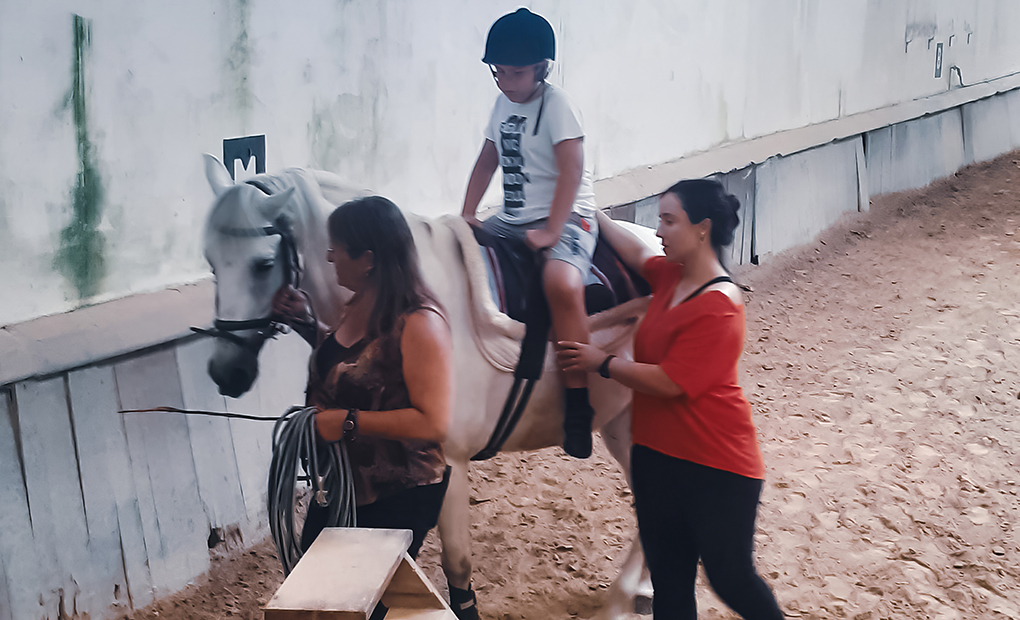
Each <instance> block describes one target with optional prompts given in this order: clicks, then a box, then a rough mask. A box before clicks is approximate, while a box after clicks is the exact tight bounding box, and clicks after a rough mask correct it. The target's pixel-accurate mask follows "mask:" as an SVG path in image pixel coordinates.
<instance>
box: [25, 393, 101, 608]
mask: <svg viewBox="0 0 1020 620" xmlns="http://www.w3.org/2000/svg"><path fill="white" fill-rule="evenodd" d="M15 400H16V401H17V405H18V423H19V426H20V435H21V446H22V458H23V464H24V472H25V480H26V482H27V487H28V506H29V511H30V514H31V517H32V535H33V538H34V541H35V558H36V560H37V561H38V562H39V564H40V567H41V570H42V571H43V575H45V576H46V578H45V581H43V582H42V583H44V584H45V587H44V588H43V589H42V590H41V592H40V594H43V595H44V596H46V597H47V598H48V601H47V603H48V606H50V605H56V603H57V601H58V600H59V599H60V598H63V599H64V600H63V603H64V605H65V607H66V608H69V609H73V607H74V602H75V600H76V599H77V598H78V596H79V595H81V594H82V593H83V592H90V591H91V588H92V586H93V583H92V577H93V573H92V570H91V567H90V565H89V557H88V551H87V548H86V547H87V543H88V530H87V527H86V524H85V508H84V502H83V498H82V489H81V481H80V479H79V475H80V474H79V471H78V463H77V461H76V458H75V457H76V448H75V444H74V439H73V436H72V429H71V416H70V414H69V412H68V409H67V391H66V385H65V381H64V378H63V377H58V378H55V379H47V380H43V381H25V382H23V383H19V384H17V385H16V386H15ZM56 611H57V609H56V607H53V608H51V609H48V613H51V614H52V615H53V616H55V615H56Z"/></svg>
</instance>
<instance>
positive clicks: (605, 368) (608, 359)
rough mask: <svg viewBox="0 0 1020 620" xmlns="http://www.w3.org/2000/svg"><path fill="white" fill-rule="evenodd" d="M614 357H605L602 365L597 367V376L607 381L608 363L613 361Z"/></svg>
mask: <svg viewBox="0 0 1020 620" xmlns="http://www.w3.org/2000/svg"><path fill="white" fill-rule="evenodd" d="M614 357H616V356H615V355H607V356H606V359H605V360H603V361H602V365H600V366H599V375H600V376H602V377H604V378H606V379H609V378H610V377H609V362H611V361H613V358H614Z"/></svg>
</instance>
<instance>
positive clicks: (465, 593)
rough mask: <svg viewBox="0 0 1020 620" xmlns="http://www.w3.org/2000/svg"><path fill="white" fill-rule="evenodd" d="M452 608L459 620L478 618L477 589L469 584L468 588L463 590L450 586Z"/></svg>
mask: <svg viewBox="0 0 1020 620" xmlns="http://www.w3.org/2000/svg"><path fill="white" fill-rule="evenodd" d="M450 609H452V610H453V615H455V616H457V620H478V605H477V601H475V591H474V590H472V589H471V586H470V585H469V586H468V589H467V590H461V589H460V588H455V587H453V586H450Z"/></svg>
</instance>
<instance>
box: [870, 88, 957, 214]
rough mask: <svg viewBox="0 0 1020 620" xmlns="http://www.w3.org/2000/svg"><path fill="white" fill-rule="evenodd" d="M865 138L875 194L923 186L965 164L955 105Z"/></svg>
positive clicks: (878, 131) (871, 182) (877, 131)
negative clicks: (941, 111) (946, 109)
mask: <svg viewBox="0 0 1020 620" xmlns="http://www.w3.org/2000/svg"><path fill="white" fill-rule="evenodd" d="M865 141H866V143H867V146H866V148H867V171H868V182H869V184H870V187H871V192H872V194H874V195H879V194H887V193H890V192H898V191H902V190H905V189H915V188H919V187H924V186H925V185H927V184H929V183H931V182H932V181H934V180H936V179H941V178H943V177H947V176H949V175H951V174H953V173H954V172H956V171H957V170H959V169H960V168H962V167H963V166H964V164H965V159H964V152H963V145H964V139H963V120H962V116H961V112H960V110H959V109H958V108H956V109H952V110H948V111H946V112H943V113H941V114H935V115H932V116H926V117H924V118H919V119H917V120H914V121H908V122H906V123H898V124H896V125H892V126H890V127H885V128H883V129H878V130H876V131H871V132H868V133H867V134H866V135H865Z"/></svg>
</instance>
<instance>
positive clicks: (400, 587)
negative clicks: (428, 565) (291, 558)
mask: <svg viewBox="0 0 1020 620" xmlns="http://www.w3.org/2000/svg"><path fill="white" fill-rule="evenodd" d="M410 545H411V531H410V530H383V529H368V528H341V527H337V528H326V529H324V530H322V533H321V534H319V536H318V538H316V539H315V542H314V543H312V546H311V547H309V549H308V551H307V552H306V553H305V554H304V556H303V557H302V558H301V560H300V561H299V562H298V563H297V566H295V567H294V570H293V571H292V572H291V574H290V575H289V576H288V577H287V579H286V580H285V581H284V582H283V584H282V585H281V586H280V589H278V590H277V591H276V594H275V595H274V596H273V598H272V600H270V601H269V604H268V605H266V607H265V609H264V610H263V611H264V612H265V620H313V619H314V620H327V619H328V620H368V618H369V617H370V616H371V615H372V610H373V609H375V606H376V603H378V602H379V601H380V600H381V601H382V604H383V605H386V606H387V607H389V612H388V613H387V614H386V620H456V616H454V615H453V612H452V611H450V607H449V606H448V605H447V604H446V602H445V601H444V600H443V597H442V596H440V594H439V592H437V591H436V588H435V586H433V585H432V583H431V582H429V580H428V578H427V577H425V575H424V574H423V573H422V572H421V569H420V568H418V565H417V564H415V563H414V560H412V559H411V556H409V555H407V548H408V547H409V546H410Z"/></svg>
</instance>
